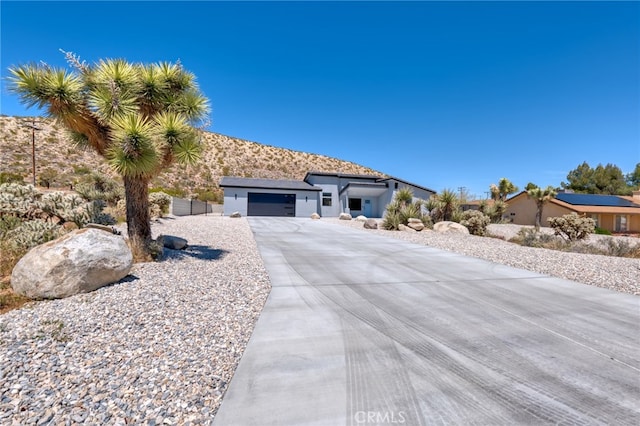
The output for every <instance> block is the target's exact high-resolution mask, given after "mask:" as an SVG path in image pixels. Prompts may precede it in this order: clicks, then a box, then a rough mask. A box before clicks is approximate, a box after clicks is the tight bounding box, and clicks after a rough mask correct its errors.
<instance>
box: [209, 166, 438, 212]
mask: <svg viewBox="0 0 640 426" xmlns="http://www.w3.org/2000/svg"><path fill="white" fill-rule="evenodd" d="M220 187H221V188H223V189H224V214H225V215H230V214H231V213H233V212H235V211H238V212H240V213H241V214H242V215H243V216H298V217H309V216H310V215H311V214H312V213H318V214H319V215H320V216H323V217H337V216H339V215H340V213H350V214H351V215H352V216H354V217H355V216H358V215H364V216H367V217H382V216H383V215H384V210H385V207H386V205H387V204H389V203H390V202H391V200H393V197H394V195H395V192H396V191H397V190H398V189H400V188H404V187H408V188H410V189H411V190H412V191H413V195H414V197H415V198H420V199H425V200H426V199H428V198H429V197H430V196H431V195H433V194H435V191H433V190H431V189H428V188H424V187H422V186H419V185H415V184H412V183H409V182H406V181H403V180H401V179H398V178H394V177H380V176H375V175H353V174H342V173H324V172H309V173H307V175H306V176H305V177H304V179H303V180H302V181H295V180H281V179H251V178H238V177H228V176H225V177H223V178H222V181H221V182H220Z"/></svg>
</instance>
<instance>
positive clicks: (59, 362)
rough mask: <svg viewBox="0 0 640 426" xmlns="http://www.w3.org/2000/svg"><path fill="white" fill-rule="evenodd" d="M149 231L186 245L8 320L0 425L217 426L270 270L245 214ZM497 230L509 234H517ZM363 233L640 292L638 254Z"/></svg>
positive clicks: (3, 335) (0, 367)
mask: <svg viewBox="0 0 640 426" xmlns="http://www.w3.org/2000/svg"><path fill="white" fill-rule="evenodd" d="M322 220H323V221H327V222H328V223H335V224H340V225H344V226H351V227H355V228H362V223H361V222H357V221H340V220H337V219H322ZM152 230H153V234H154V237H156V236H157V235H159V234H165V235H166V234H169V235H177V236H180V237H183V238H186V239H188V240H189V244H190V246H189V248H188V249H187V250H186V251H170V250H167V251H166V252H165V253H166V256H165V260H163V261H161V262H156V263H144V264H137V265H135V266H134V269H133V270H132V272H131V275H130V276H129V277H128V278H127V279H125V280H123V282H121V283H118V284H115V285H112V286H108V287H104V288H102V289H100V290H97V291H95V292H92V293H89V294H82V295H77V296H73V297H70V298H67V299H62V300H54V301H46V302H37V303H33V304H30V305H27V306H26V307H24V308H22V309H19V310H16V311H12V312H8V313H6V314H4V315H1V316H0V424H2V425H5V424H7V425H24V424H47V425H48V424H53V425H60V424H69V425H71V424H92V425H125V424H145V425H161V424H169V425H177V424H179V425H189V424H193V425H207V424H211V422H212V420H213V416H214V415H215V413H216V411H217V409H218V407H219V405H220V403H221V400H222V396H223V394H224V392H225V391H226V388H227V385H228V383H229V382H230V380H231V377H232V376H233V373H234V371H235V368H236V366H237V364H238V362H239V360H240V357H241V356H242V353H243V351H244V348H245V347H246V345H247V342H248V340H249V337H250V335H251V332H252V331H253V327H254V324H255V321H256V320H257V317H258V316H259V313H260V311H261V309H262V306H263V305H264V302H265V300H266V298H267V295H268V293H269V289H270V285H269V279H268V275H267V273H266V271H265V269H264V266H263V263H262V259H261V258H260V255H259V252H258V250H257V247H256V244H255V241H254V239H253V236H252V233H251V230H250V228H249V225H248V223H247V221H246V219H244V218H241V219H231V218H228V217H219V216H216V217H214V216H194V217H182V218H166V219H163V220H161V221H160V222H158V223H154V224H153V225H152ZM491 231H492V232H493V233H494V234H502V235H504V236H505V237H507V238H508V237H509V236H510V235H511V234H513V235H515V233H516V232H517V229H516V228H513V227H510V226H509V225H506V226H503V225H500V226H499V227H497V228H495V227H494V225H492V228H491ZM363 232H372V233H375V234H379V235H384V236H388V237H392V238H398V239H402V240H405V241H410V242H414V243H418V244H424V245H428V246H432V247H436V248H440V249H444V250H449V251H454V252H457V253H461V254H465V255H470V256H474V257H479V258H483V259H487V260H489V261H492V262H497V263H502V264H506V265H510V266H514V267H518V268H523V269H528V270H531V271H535V272H539V273H542V274H547V275H553V276H558V277H561V278H566V279H570V280H574V281H578V282H582V283H585V284H590V285H596V286H599V287H606V288H610V289H613V290H616V291H621V292H626V293H631V294H640V285H639V279H638V277H639V276H640V260H638V259H624V258H613V257H608V256H597V255H586V254H576V253H565V252H558V251H553V250H547V249H538V248H530V247H521V246H518V245H516V244H513V243H508V242H506V241H503V240H499V239H495V238H486V237H476V236H471V235H459V234H438V233H435V232H421V233H407V232H399V231H384V230H375V231H374V230H364V229H363Z"/></svg>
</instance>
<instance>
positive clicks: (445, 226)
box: [433, 221, 469, 234]
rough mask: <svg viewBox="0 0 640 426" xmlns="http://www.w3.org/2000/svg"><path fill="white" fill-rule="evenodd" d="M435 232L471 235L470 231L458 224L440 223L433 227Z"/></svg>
mask: <svg viewBox="0 0 640 426" xmlns="http://www.w3.org/2000/svg"><path fill="white" fill-rule="evenodd" d="M433 230H434V231H436V232H443V233H455V234H469V230H468V229H467V228H466V227H465V226H462V225H460V224H459V223H456V222H448V221H443V222H438V223H436V224H434V225H433Z"/></svg>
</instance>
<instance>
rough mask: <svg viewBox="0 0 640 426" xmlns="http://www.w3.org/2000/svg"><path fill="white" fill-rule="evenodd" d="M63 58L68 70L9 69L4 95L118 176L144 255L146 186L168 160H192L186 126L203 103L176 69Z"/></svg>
mask: <svg viewBox="0 0 640 426" xmlns="http://www.w3.org/2000/svg"><path fill="white" fill-rule="evenodd" d="M66 55H67V59H68V61H69V63H70V65H71V66H72V69H71V70H67V69H59V68H53V67H50V66H48V65H46V64H28V65H19V66H14V67H11V68H10V69H9V72H10V73H11V77H10V90H12V91H13V92H14V93H16V94H17V95H18V96H19V97H20V99H21V101H22V102H23V103H24V104H25V105H27V106H28V107H31V106H36V107H38V108H41V109H45V110H46V112H47V113H48V114H49V115H50V116H52V117H54V118H56V119H57V120H58V121H59V122H61V123H62V124H63V125H64V126H65V127H66V128H67V129H68V130H69V131H70V133H71V135H72V137H73V140H74V141H75V142H76V143H77V144H78V145H79V146H88V147H91V148H93V149H94V150H95V151H96V152H97V153H98V154H99V155H101V156H103V157H104V158H105V159H106V161H107V162H108V163H109V164H110V165H111V167H112V168H113V169H114V170H115V171H117V172H118V173H119V174H120V175H121V176H122V179H123V181H124V187H125V197H126V210H127V211H126V216H127V227H128V233H129V238H130V239H131V240H132V242H134V244H136V243H137V244H139V245H140V248H142V249H143V252H144V251H146V250H145V247H147V246H148V245H149V243H150V241H151V225H150V217H149V200H148V193H149V181H150V180H151V179H152V178H153V177H155V176H157V175H158V174H159V173H160V172H161V171H162V170H164V169H165V168H167V167H168V166H169V165H170V164H172V163H173V162H174V161H177V162H180V163H193V162H195V161H196V160H197V159H198V158H199V155H200V144H199V142H198V141H199V138H198V131H197V130H196V129H195V128H194V127H193V126H194V125H197V124H199V123H201V122H202V120H203V119H205V117H206V116H207V114H208V112H209V106H208V101H207V99H206V98H205V97H204V96H203V95H202V93H200V91H199V89H198V86H197V84H196V82H195V76H194V75H193V74H191V73H190V72H188V71H186V70H185V69H184V68H183V67H182V65H181V64H180V63H175V64H172V63H164V62H163V63H157V64H139V63H130V62H127V61H125V60H123V59H105V60H101V61H99V62H98V63H96V64H93V65H89V64H86V63H85V62H80V61H79V60H78V58H77V57H76V56H75V55H73V54H70V53H66Z"/></svg>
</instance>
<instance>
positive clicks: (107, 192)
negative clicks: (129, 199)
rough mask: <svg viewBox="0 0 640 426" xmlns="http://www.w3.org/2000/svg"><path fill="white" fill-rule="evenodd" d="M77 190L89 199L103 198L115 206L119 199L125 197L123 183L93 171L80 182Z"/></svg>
mask: <svg viewBox="0 0 640 426" xmlns="http://www.w3.org/2000/svg"><path fill="white" fill-rule="evenodd" d="M75 191H76V192H77V193H78V194H80V195H81V196H82V197H83V198H85V199H87V200H89V201H94V200H103V201H104V202H106V204H107V205H108V206H115V205H116V204H117V202H118V201H119V200H122V199H124V187H123V185H122V184H120V183H118V182H117V181H116V180H115V179H112V178H110V177H109V176H106V175H104V174H102V173H97V172H93V173H91V174H90V175H89V176H88V177H86V178H85V179H84V180H83V181H82V182H80V183H78V184H77V185H76V186H75Z"/></svg>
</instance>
